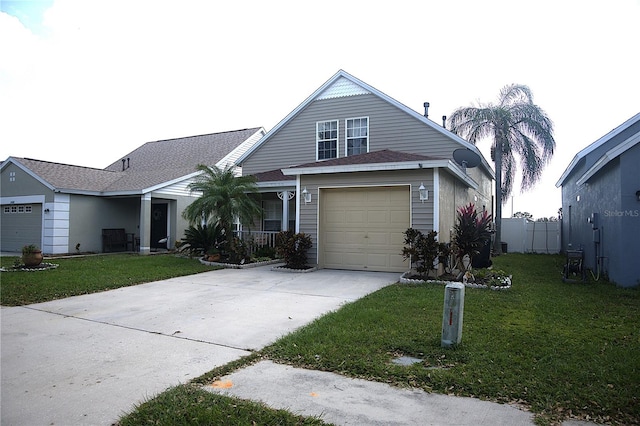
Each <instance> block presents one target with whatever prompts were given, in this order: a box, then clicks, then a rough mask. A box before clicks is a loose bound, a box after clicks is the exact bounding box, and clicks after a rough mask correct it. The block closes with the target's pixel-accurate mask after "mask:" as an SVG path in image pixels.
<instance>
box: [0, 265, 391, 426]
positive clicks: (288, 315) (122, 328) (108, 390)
mask: <svg viewBox="0 0 640 426" xmlns="http://www.w3.org/2000/svg"><path fill="white" fill-rule="evenodd" d="M397 280H398V274H394V273H376V272H366V273H362V272H351V271H334V270H326V269H324V270H320V271H316V272H313V273H306V274H299V273H285V272H274V271H272V270H271V266H264V267H258V268H253V269H244V270H230V269H227V270H219V271H212V272H205V273H201V274H197V275H191V276H186V277H180V278H173V279H169V280H164V281H158V282H153V283H148V284H142V285H137V286H132V287H126V288H121V289H117V290H111V291H106V292H103V293H96V294H90V295H84V296H76V297H71V298H67V299H61V300H56V301H52V302H46V303H39V304H34V305H28V306H21V307H3V308H2V327H1V328H2V341H1V342H2V348H1V370H2V386H1V392H2V394H1V397H2V398H1V399H2V406H1V412H2V414H1V419H0V423H1V424H3V425H4V424H7V425H83V424H84V425H110V424H112V423H113V422H114V421H116V420H117V419H118V418H119V417H120V416H121V415H123V414H125V413H126V412H129V411H130V410H131V409H132V408H133V406H134V404H137V403H139V402H142V401H144V400H145V399H147V398H151V397H153V396H154V395H156V394H157V393H160V392H162V391H164V390H165V389H166V388H168V387H170V386H173V385H177V384H179V383H185V382H187V381H189V380H190V379H192V378H194V377H197V376H199V375H201V374H203V373H205V372H207V371H210V370H211V369H213V368H215V367H218V366H221V365H224V364H226V363H228V362H230V361H233V360H235V359H238V358H240V357H242V356H244V355H248V354H249V353H250V352H249V351H251V350H257V349H260V348H262V347H264V346H266V345H268V344H270V343H272V342H274V341H275V340H277V339H278V338H279V337H281V336H283V335H285V334H287V333H289V332H291V331H293V330H295V329H297V328H299V327H301V326H303V325H305V324H307V323H309V322H310V321H312V320H313V319H315V318H317V317H319V316H321V315H322V314H324V313H326V312H329V311H332V310H335V309H337V308H339V307H340V306H341V305H343V304H344V303H347V302H351V301H354V300H356V299H358V298H360V297H362V296H364V295H366V294H368V293H371V292H373V291H375V290H378V289H380V288H382V287H384V286H386V285H388V284H390V283H394V282H396V281H397Z"/></svg>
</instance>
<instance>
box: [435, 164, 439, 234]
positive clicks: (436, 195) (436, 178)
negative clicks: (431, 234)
mask: <svg viewBox="0 0 640 426" xmlns="http://www.w3.org/2000/svg"><path fill="white" fill-rule="evenodd" d="M433 230H434V231H436V232H437V233H438V234H437V235H438V236H439V235H440V169H439V168H435V169H433ZM436 238H438V237H436ZM438 241H440V239H439V238H438Z"/></svg>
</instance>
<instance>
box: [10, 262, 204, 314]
mask: <svg viewBox="0 0 640 426" xmlns="http://www.w3.org/2000/svg"><path fill="white" fill-rule="evenodd" d="M16 259H19V257H7V256H4V257H1V258H0V266H2V267H4V268H10V267H12V266H13V264H14V261H15V260H16ZM44 262H46V263H54V264H58V265H60V266H59V267H58V268H56V269H50V270H44V271H32V272H22V271H21V272H0V304H1V305H2V306H19V305H27V304H30V303H38V302H46V301H49V300H54V299H62V298H64V297H69V296H77V295H79V294H88V293H96V292H99V291H104V290H112V289H114V288H119V287H126V286H130V285H135V284H141V283H146V282H151V281H157V280H164V279H167V278H173V277H179V276H183V275H191V274H196V273H199V272H204V271H211V270H214V269H217V268H216V267H211V266H205V265H202V264H201V263H200V262H198V260H197V259H189V258H184V257H176V256H173V255H168V254H167V255H165V254H161V255H153V256H140V255H137V254H113V255H102V256H86V257H72V258H65V259H45V260H44Z"/></svg>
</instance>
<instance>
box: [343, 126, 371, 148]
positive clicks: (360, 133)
mask: <svg viewBox="0 0 640 426" xmlns="http://www.w3.org/2000/svg"><path fill="white" fill-rule="evenodd" d="M345 128H346V132H347V135H346V141H345V147H344V149H345V155H347V156H349V155H356V154H364V153H366V152H369V118H368V117H362V118H352V119H349V120H346V122H345Z"/></svg>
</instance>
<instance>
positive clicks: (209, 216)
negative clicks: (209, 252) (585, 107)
mask: <svg viewBox="0 0 640 426" xmlns="http://www.w3.org/2000/svg"><path fill="white" fill-rule="evenodd" d="M197 170H199V171H200V172H202V173H201V174H199V175H198V176H196V177H195V179H194V181H193V182H192V183H190V184H189V185H188V188H189V190H190V191H191V192H200V193H202V196H200V197H199V198H198V199H196V200H195V201H194V202H193V203H191V204H190V205H189V206H188V207H187V208H186V209H184V211H183V212H182V217H184V218H185V219H186V220H188V221H189V223H191V224H198V223H201V222H202V221H204V222H205V224H209V225H217V226H218V227H220V228H221V229H222V232H223V235H224V238H225V240H226V244H227V245H228V244H230V243H231V241H232V233H233V221H234V218H236V217H237V218H239V219H240V223H252V222H253V220H254V218H256V217H259V216H260V214H261V213H262V208H261V207H260V204H259V201H258V200H257V199H256V198H255V197H252V196H251V194H256V193H257V192H258V191H257V187H256V184H255V178H254V177H253V176H236V175H235V174H234V172H233V171H234V169H233V166H228V167H225V168H224V169H220V168H218V167H209V166H205V165H203V164H200V165H198V167H197Z"/></svg>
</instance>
